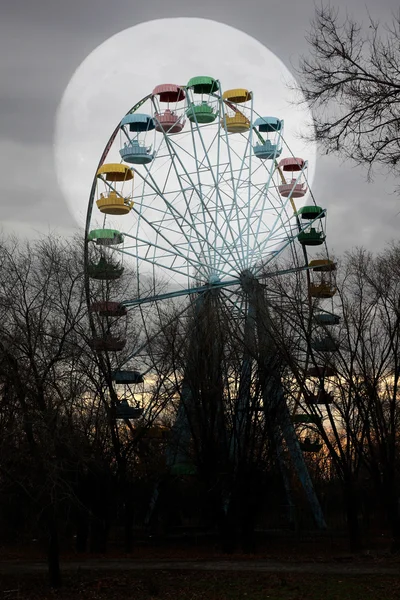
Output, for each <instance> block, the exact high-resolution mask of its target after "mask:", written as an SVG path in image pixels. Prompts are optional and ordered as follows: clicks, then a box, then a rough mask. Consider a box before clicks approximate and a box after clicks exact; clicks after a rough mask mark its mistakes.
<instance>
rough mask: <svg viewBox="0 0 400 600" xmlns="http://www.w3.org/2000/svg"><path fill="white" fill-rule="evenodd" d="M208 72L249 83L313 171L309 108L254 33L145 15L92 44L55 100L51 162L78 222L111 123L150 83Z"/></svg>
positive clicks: (257, 102)
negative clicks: (146, 18) (57, 102)
mask: <svg viewBox="0 0 400 600" xmlns="http://www.w3.org/2000/svg"><path fill="white" fill-rule="evenodd" d="M198 75H208V76H210V77H214V78H215V79H218V80H219V81H220V82H221V85H222V87H223V89H231V88H246V89H248V90H251V91H252V93H253V98H254V107H255V109H256V111H257V112H258V114H261V115H269V116H274V117H278V118H279V119H283V120H284V124H285V125H284V127H285V132H284V137H285V141H286V143H287V144H288V146H289V148H290V151H291V152H292V154H293V155H294V156H299V157H302V158H304V159H307V160H308V161H309V167H308V183H309V184H310V183H311V182H312V179H313V174H314V171H315V161H316V145H315V144H314V143H305V142H304V139H302V135H303V134H305V133H306V132H308V128H309V126H310V124H311V123H312V116H311V113H310V110H309V109H308V107H307V106H306V105H305V104H304V103H302V102H299V100H301V99H300V98H299V96H298V93H295V92H294V91H292V88H293V87H294V85H295V83H296V82H295V79H294V77H293V76H292V74H291V73H290V72H289V70H288V69H287V68H286V67H285V65H284V64H283V63H282V62H281V61H280V60H279V58H277V57H276V56H275V55H274V54H273V53H272V52H271V51H270V50H268V48H266V47H265V46H263V45H262V44H261V43H260V42H259V41H257V40H255V39H254V38H252V37H251V36H249V35H247V34H246V33H244V32H243V31H239V30H238V29H235V28H233V27H230V26H228V25H225V24H223V23H218V22H216V21H212V20H208V19H199V18H171V19H157V20H154V21H148V22H146V23H141V24H139V25H135V26H134V27H130V28H129V29H125V30H124V31H121V32H120V33H118V34H116V35H114V36H112V37H111V38H109V39H108V40H106V41H105V42H104V43H103V44H101V45H100V46H98V47H97V48H96V49H95V50H94V51H93V52H92V53H91V54H90V55H89V56H88V57H87V58H86V59H85V60H84V61H83V62H82V63H81V65H80V66H79V67H78V68H77V70H76V71H75V73H74V75H73V76H72V78H71V80H70V82H69V84H68V86H67V88H66V90H65V92H64V95H63V97H62V100H61V103H60V105H59V108H58V111H57V117H56V128H55V144H54V152H55V162H56V171H57V177H58V180H59V184H60V187H61V190H62V192H63V195H64V197H65V199H66V201H67V203H68V206H69V209H70V211H71V213H72V215H73V216H74V218H75V220H76V221H77V223H78V224H79V225H83V224H84V220H85V217H86V210H87V204H88V197H89V193H90V188H91V184H92V180H93V177H94V174H95V170H96V167H97V164H98V162H99V158H100V156H101V154H102V151H103V149H104V147H105V145H106V143H107V140H108V139H109V137H110V135H111V133H112V131H113V130H114V129H115V127H116V126H117V125H118V123H119V122H120V120H121V119H122V117H123V116H124V115H125V114H126V112H127V111H128V110H130V108H131V107H132V106H133V105H134V104H135V103H136V102H138V101H139V100H140V99H141V98H143V97H145V96H147V95H148V94H150V93H151V92H152V90H153V89H154V88H155V87H156V86H157V85H158V84H163V83H176V84H178V85H185V84H186V82H187V81H189V79H190V78H192V77H194V76H198Z"/></svg>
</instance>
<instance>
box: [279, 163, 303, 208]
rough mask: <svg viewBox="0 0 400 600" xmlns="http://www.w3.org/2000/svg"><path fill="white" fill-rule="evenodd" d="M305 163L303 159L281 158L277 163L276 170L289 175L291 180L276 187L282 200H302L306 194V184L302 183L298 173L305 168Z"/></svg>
mask: <svg viewBox="0 0 400 600" xmlns="http://www.w3.org/2000/svg"><path fill="white" fill-rule="evenodd" d="M306 166H307V165H306V161H305V160H304V159H303V158H294V157H290V158H282V160H280V161H279V164H278V169H280V170H281V171H282V172H283V173H284V174H287V173H291V180H290V181H289V182H286V183H281V184H280V185H278V190H279V193H280V195H281V196H283V197H284V198H289V196H290V197H291V198H302V197H303V196H304V195H305V193H306V192H307V189H308V188H307V184H306V183H305V182H304V181H302V179H301V178H302V175H301V173H300V171H304V169H305V168H306Z"/></svg>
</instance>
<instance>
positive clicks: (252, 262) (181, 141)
mask: <svg viewBox="0 0 400 600" xmlns="http://www.w3.org/2000/svg"><path fill="white" fill-rule="evenodd" d="M253 105H254V98H253V94H252V92H251V91H249V90H246V89H242V88H238V89H231V90H226V91H223V90H222V89H221V84H220V82H219V81H218V80H216V79H213V78H211V77H205V76H198V77H193V78H192V79H190V81H189V82H188V83H187V85H186V86H182V85H174V84H161V85H158V86H156V87H155V89H154V90H153V92H152V93H151V94H149V95H148V96H146V97H145V98H143V99H142V100H140V101H139V102H138V103H137V104H136V105H135V106H134V107H133V108H132V109H131V110H130V111H129V112H128V113H127V114H126V115H125V116H124V117H123V118H122V120H121V122H120V123H118V126H117V127H116V129H115V131H114V132H113V133H112V135H111V137H110V140H109V142H108V144H107V145H106V148H105V150H104V152H103V154H102V156H101V158H100V161H99V165H98V168H97V171H96V174H95V177H94V181H93V185H92V189H91V194H90V200H89V205H88V211H87V221H86V237H85V239H86V245H85V269H86V284H87V292H88V303H89V313H90V315H91V317H92V331H93V338H92V341H91V345H92V347H93V349H94V350H95V351H96V352H98V353H99V354H101V355H103V356H104V355H105V354H106V355H107V356H108V358H109V361H110V364H114V365H116V364H117V361H116V359H115V357H116V356H117V355H116V354H115V353H117V352H119V351H121V350H123V349H124V348H125V347H126V346H127V347H128V349H129V352H128V357H127V360H126V363H125V364H126V365H132V364H134V365H135V367H136V368H139V363H140V361H141V364H140V366H143V369H142V370H141V371H138V370H133V367H129V366H126V370H122V368H121V364H119V368H118V369H117V370H114V371H113V372H112V380H113V382H114V385H129V384H132V385H136V384H140V383H143V379H144V375H146V374H147V373H148V374H149V376H151V372H152V365H151V363H150V362H148V363H147V364H146V356H145V355H146V343H150V341H149V340H146V333H145V332H146V328H145V327H144V328H143V337H142V339H141V340H140V341H139V343H138V345H137V346H136V347H133V344H136V343H137V341H136V340H130V339H127V338H126V336H124V335H123V334H121V328H119V329H118V326H115V325H116V324H118V323H119V322H120V321H121V320H122V319H126V318H127V313H128V312H129V311H130V310H137V311H138V313H140V314H141V315H143V314H144V309H145V307H146V306H155V305H159V304H160V303H163V302H165V301H170V300H171V299H181V300H182V298H186V299H187V298H192V299H194V301H193V302H187V308H184V309H183V311H182V314H183V313H184V311H185V310H187V311H190V310H191V311H192V314H194V315H195V319H196V314H197V315H199V314H201V312H202V310H203V307H204V305H205V304H206V303H207V298H209V297H211V295H212V296H213V298H214V299H215V298H217V299H218V302H220V303H222V304H223V305H224V307H225V310H228V311H230V313H231V317H232V318H233V319H235V320H237V321H240V323H241V327H242V332H243V340H247V346H246V344H243V349H242V367H241V383H240V387H239V393H238V397H237V399H236V406H235V412H234V414H235V416H234V423H233V430H234V437H235V440H234V441H233V442H232V444H231V452H232V460H233V461H235V460H238V458H237V453H238V452H239V450H238V448H239V446H240V440H241V438H242V436H243V435H244V433H243V432H244V430H245V428H246V423H247V422H248V420H249V419H252V418H254V411H253V412H252V411H251V410H250V404H249V403H250V396H251V385H252V384H251V378H252V376H253V374H254V372H255V371H256V370H257V369H258V370H259V372H260V373H261V375H260V378H259V381H260V383H261V387H262V394H261V397H262V408H261V410H263V411H264V414H265V419H266V420H268V419H269V418H270V416H271V415H272V413H273V414H275V415H279V416H278V417H275V419H277V422H276V427H275V430H276V431H277V434H276V435H277V438H279V441H278V442H277V443H278V445H279V444H285V446H286V448H287V449H288V451H289V453H290V456H291V459H292V463H293V465H294V467H295V471H296V473H297V475H298V477H299V479H300V481H301V483H302V486H303V488H304V491H305V493H306V496H307V498H308V501H309V504H310V506H311V509H312V511H313V515H314V518H315V521H316V523H317V525H318V526H319V527H321V528H323V527H324V526H325V522H324V517H323V514H322V511H321V508H320V505H319V502H318V499H317V497H316V495H315V493H314V490H313V486H312V482H311V479H310V476H309V473H308V469H307V466H306V460H305V457H304V453H307V452H318V451H319V450H320V449H321V447H322V444H321V442H320V440H319V439H318V437H315V433H316V432H318V428H321V427H322V420H323V416H324V410H326V407H327V406H328V405H329V404H331V403H332V400H333V398H332V395H331V393H330V392H329V391H328V388H329V387H330V384H329V382H330V381H332V379H330V378H334V377H335V370H334V368H333V367H332V366H330V365H329V361H328V360H327V359H326V357H327V356H328V354H327V353H331V352H335V351H336V350H337V345H336V343H335V342H334V341H333V338H332V336H331V335H330V334H329V328H332V327H334V326H335V325H337V324H338V323H339V317H338V316H337V315H335V314H334V312H333V304H331V307H330V310H327V309H326V308H324V304H323V303H324V302H326V301H330V302H331V303H332V302H333V301H332V298H333V296H334V295H335V292H336V289H335V285H334V281H335V279H334V271H335V268H336V266H335V263H334V262H333V261H332V260H330V259H329V257H328V252H327V248H326V245H325V237H326V236H325V232H324V227H323V224H324V221H325V217H326V210H325V209H324V208H322V207H320V206H317V205H316V204H315V202H314V199H313V197H312V195H311V192H310V190H309V189H308V184H307V178H306V172H307V161H306V160H304V159H303V158H299V157H296V156H293V154H292V153H291V152H290V149H289V148H288V146H287V144H286V142H285V138H284V123H283V121H282V120H280V119H279V118H277V117H270V116H262V115H259V114H258V113H257V112H256V110H255V108H254V106H253ZM281 155H282V157H281ZM110 157H111V158H110ZM117 157H118V158H117ZM119 157H120V159H119ZM120 161H122V162H120ZM134 182H135V187H134V186H133V183H134ZM308 193H309V194H310V200H309V201H308V203H307V205H305V206H302V207H301V208H297V207H296V204H295V201H297V200H299V199H302V198H303V197H304V196H305V195H306V194H308ZM95 205H96V207H97V209H95ZM98 211H99V212H100V213H101V215H103V216H104V218H103V217H102V219H103V222H102V226H101V227H99V226H98V225H97V224H96V221H97V223H98V222H99V220H98V217H99V212H98ZM115 222H116V223H117V228H116V227H115V226H114V223H115ZM109 223H111V224H109ZM91 244H95V245H96V246H95V247H96V248H97V257H98V258H97V259H96V260H93V252H91V251H90V246H91ZM296 247H297V248H298V250H296ZM313 248H317V249H319V250H321V248H322V250H323V252H322V258H321V254H319V255H318V257H316V258H312V259H311V260H309V257H308V253H309V251H310V249H313ZM297 252H299V254H300V255H301V260H300V259H299V258H298V256H297ZM114 253H115V255H118V256H119V257H123V256H128V257H130V259H128V260H131V262H132V264H133V265H134V266H135V271H136V277H137V284H136V295H135V297H134V298H130V299H124V300H123V301H121V302H115V301H109V300H108V299H107V300H101V301H98V300H97V301H95V302H93V300H92V298H93V294H92V293H91V287H92V286H93V284H95V283H96V280H97V282H99V281H100V282H103V283H104V285H105V286H106V287H107V290H108V292H109V291H110V290H112V286H113V285H114V283H115V282H117V280H118V279H119V278H121V277H123V276H124V269H123V267H122V265H121V261H118V260H115V258H114V257H112V258H110V257H111V256H112V254H114ZM288 253H289V254H290V253H291V257H292V259H293V263H292V266H291V268H290V269H285V270H282V275H284V274H287V273H290V272H292V273H299V272H302V273H303V274H304V278H305V279H306V280H307V288H308V289H307V292H308V293H307V298H306V304H307V306H308V308H309V311H310V314H309V320H310V322H311V323H312V328H311V331H312V341H311V343H310V348H309V352H310V353H311V354H312V356H313V361H309V358H308V356H307V357H306V360H305V364H306V367H305V371H304V377H305V379H306V380H307V381H310V382H312V385H310V386H309V389H312V390H314V391H313V392H311V391H310V392H307V393H306V394H303V396H302V397H301V398H299V399H298V400H297V401H296V402H295V406H294V409H293V407H292V408H290V409H289V403H288V401H287V399H286V398H285V394H284V393H283V388H282V384H281V382H280V375H279V373H278V371H277V370H276V366H274V365H275V363H276V361H274V359H273V356H274V355H275V354H276V352H275V349H274V343H273V335H272V332H271V330H270V329H269V326H268V324H269V323H270V314H269V308H268V296H266V293H265V290H264V287H265V286H264V285H263V284H264V283H265V281H266V280H267V279H268V277H270V276H271V274H273V276H274V277H275V276H278V277H279V275H280V272H279V270H278V271H276V265H277V264H278V263H277V259H278V258H280V257H284V256H285V255H287V254H288ZM294 257H297V259H296V261H294ZM278 269H279V267H278ZM149 276H152V277H154V279H157V278H159V277H160V276H161V277H162V278H163V281H164V282H165V281H169V282H170V286H169V288H168V289H167V291H163V293H160V294H157V293H154V294H149V292H148V290H145V289H144V287H143V283H142V281H144V279H145V278H146V277H147V281H148V278H149ZM180 306H182V304H180ZM193 307H194V309H193ZM198 318H200V317H198ZM98 322H102V323H106V325H104V326H103V327H102V328H100V331H99V328H98V326H97V329H96V323H98ZM192 338H193V339H192V340H191V342H190V343H191V344H196V343H198V341H197V339H196V327H194V331H193V333H192ZM256 338H257V343H258V344H259V346H260V347H261V349H262V355H263V357H264V358H263V364H261V365H258V366H257V365H256V364H255V361H254V359H253V357H252V354H251V351H250V350H251V344H252V343H254V339H256ZM147 360H149V358H148V357H147ZM132 361H135V362H134V363H132ZM311 362H312V364H313V366H311ZM188 369H189V367H188ZM186 376H187V374H186V373H185V374H184V376H183V380H182V385H181V398H180V407H179V409H178V411H177V418H176V422H175V424H174V426H173V432H175V435H174V436H173V437H174V443H175V444H176V443H177V446H178V450H176V447H175V449H172V448H171V449H170V452H169V467H170V469H171V472H173V473H182V472H185V469H186V468H187V471H186V472H187V473H189V472H190V467H189V466H188V457H187V447H188V446H189V445H190V437H191V430H190V426H189V422H188V414H189V413H190V411H191V404H193V398H192V395H193V394H192V393H191V391H190V386H188V385H185V381H186V380H185V378H186ZM225 384H226V385H229V383H225ZM301 406H303V407H305V406H307V407H309V409H310V410H307V411H305V410H303V411H301ZM142 412H143V408H141V407H138V406H131V405H130V402H129V399H126V398H125V399H123V400H121V401H118V402H117V406H116V413H115V414H116V418H117V419H137V418H138V417H140V416H141V414H142ZM271 418H272V417H271Z"/></svg>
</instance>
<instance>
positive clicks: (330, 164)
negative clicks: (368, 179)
mask: <svg viewBox="0 0 400 600" xmlns="http://www.w3.org/2000/svg"><path fill="white" fill-rule="evenodd" d="M334 4H336V5H338V6H339V7H340V6H341V7H342V9H343V14H345V12H346V11H347V12H348V13H350V14H353V16H355V17H356V18H358V19H360V20H361V21H363V22H365V23H366V22H367V19H368V17H367V10H369V11H370V13H371V15H372V16H373V17H377V18H380V19H381V20H383V21H384V20H390V19H391V15H392V13H393V12H394V11H395V10H397V9H398V0H382V1H381V2H380V3H379V5H378V4H377V3H376V2H375V0H348V1H346V2H345V1H344V0H337V2H334ZM313 13H314V0H302V1H301V2H295V1H294V0H291V1H289V0H283V1H282V0H248V1H247V2H243V1H242V2H238V1H237V0H236V1H233V0H218V1H216V0H202V1H201V2H199V1H198V0H173V1H170V2H166V1H165V0H146V1H138V0H115V1H114V2H110V0H69V1H68V2H55V1H54V0H35V1H32V0H13V1H12V2H9V3H7V6H2V8H1V19H0V77H1V86H0V127H1V129H0V135H1V138H0V152H1V159H2V163H3V165H4V164H7V165H9V167H8V175H9V177H8V182H9V184H7V185H8V188H9V189H8V193H9V194H10V196H7V194H4V189H3V196H2V198H3V199H2V203H3V209H2V216H3V220H4V221H10V222H12V223H13V224H16V227H17V228H18V223H28V222H32V223H36V224H37V223H42V224H43V223H44V224H46V223H49V224H53V225H54V226H58V225H59V226H62V227H67V228H69V227H72V225H73V221H72V219H71V216H70V214H69V212H68V209H67V206H66V203H65V202H63V200H62V199H61V193H60V191H59V189H58V186H57V181H56V177H55V175H54V164H53V158H52V143H53V131H54V117H55V113H56V110H57V106H58V103H59V101H60V99H61V96H62V93H63V90H64V89H65V87H66V85H67V83H68V81H69V79H70V77H71V75H72V73H73V71H74V70H75V68H76V67H77V66H78V65H79V64H80V63H81V62H82V61H83V60H84V58H85V57H86V56H87V54H88V53H89V52H91V51H92V50H93V49H94V48H96V47H97V46H98V45H99V44H101V43H102V42H103V41H104V40H105V39H107V38H108V37H110V36H111V35H113V34H115V33H117V32H119V31H121V30H122V29H125V28H128V27H131V26H133V25H135V24H137V23H140V22H142V21H147V20H151V19H156V18H162V17H174V16H188V17H189V16H192V17H203V18H210V19H215V20H217V21H221V22H224V23H227V24H228V25H232V26H234V27H237V28H239V29H241V30H243V31H245V32H246V33H248V34H250V35H252V36H253V37H255V38H256V39H258V40H259V41H261V42H262V43H263V44H265V45H266V46H267V47H268V48H270V49H271V50H272V51H273V52H274V53H275V54H276V55H277V56H279V57H280V58H281V60H282V61H283V62H284V63H285V64H286V65H287V66H288V67H289V68H290V69H291V68H292V65H295V64H296V62H297V57H298V55H299V53H305V52H307V43H306V41H305V33H306V31H307V30H308V29H309V22H310V19H311V18H312V16H313ZM176 35H179V32H176ZM204 43H205V44H207V40H204ZM148 48H151V40H149V45H148ZM221 51H223V52H227V53H229V49H226V48H225V49H222V48H221ZM135 59H136V60H138V59H139V60H140V59H141V56H140V54H139V55H138V57H135ZM179 59H180V57H177V60H179ZM239 76H240V74H239V73H238V77H239ZM271 92H272V93H273V90H272V91H271ZM6 159H7V160H6ZM21 162H22V163H23V164H28V165H29V168H28V169H26V173H25V175H24V174H23V173H22V174H21V169H20V164H21ZM13 169H14V171H13ZM22 171H23V170H22ZM339 182H340V185H339ZM393 188H394V184H393V182H391V181H390V180H387V179H386V178H385V177H383V176H381V177H379V178H378V180H377V182H376V183H375V184H372V185H368V184H367V183H365V173H364V172H362V171H360V170H353V169H352V168H351V166H350V165H349V164H347V163H346V164H343V165H341V164H340V163H339V162H338V161H337V160H335V159H333V158H331V157H329V160H322V161H321V163H320V164H319V165H318V171H317V177H316V181H315V193H316V196H317V197H318V198H319V197H320V198H321V203H322V204H327V205H328V206H329V207H330V209H329V215H330V216H329V224H330V225H329V226H330V227H332V228H333V233H334V235H331V240H330V241H331V243H333V245H334V246H335V247H338V246H339V248H340V249H343V248H345V247H348V246H349V245H355V244H357V243H363V244H370V245H372V246H373V247H376V248H378V247H381V246H382V245H383V243H384V241H385V240H386V239H387V240H389V239H391V238H392V237H395V235H396V225H397V221H396V217H395V215H396V213H397V202H398V201H397V196H396V195H393V194H390V192H392V190H393ZM11 194H12V198H13V202H12V203H10V202H9V198H10V197H11ZM377 203H378V204H379V205H380V207H381V208H380V210H379V211H377V210H376V206H377ZM398 218H399V217H397V219H398ZM24 231H25V229H24ZM332 238H335V239H332ZM353 242H354V243H353ZM337 245H338V246H337Z"/></svg>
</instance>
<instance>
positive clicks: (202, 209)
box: [168, 140, 223, 254]
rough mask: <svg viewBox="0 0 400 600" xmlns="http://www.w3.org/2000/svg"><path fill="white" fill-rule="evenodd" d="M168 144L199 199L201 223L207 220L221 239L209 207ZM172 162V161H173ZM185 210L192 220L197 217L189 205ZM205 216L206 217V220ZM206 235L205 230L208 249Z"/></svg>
mask: <svg viewBox="0 0 400 600" xmlns="http://www.w3.org/2000/svg"><path fill="white" fill-rule="evenodd" d="M168 144H169V145H170V148H171V149H173V150H174V157H175V158H176V160H177V161H178V163H179V164H180V166H181V167H182V169H183V171H184V173H185V176H186V177H187V178H188V181H189V182H190V184H191V185H192V186H193V190H194V192H195V193H196V195H197V196H198V199H199V212H201V214H202V218H203V221H206V220H208V219H209V222H210V223H211V224H212V227H213V228H214V230H215V231H216V232H217V233H218V235H219V236H221V237H222V236H223V233H222V231H221V230H220V227H219V225H218V223H217V221H216V220H215V219H214V217H213V215H212V212H211V210H210V209H209V207H208V206H207V204H205V202H204V198H203V196H202V194H201V190H199V189H198V188H197V187H196V185H195V184H194V182H193V180H192V178H191V177H190V176H189V174H188V172H187V170H186V168H185V167H184V165H183V164H182V161H181V159H180V157H179V155H178V154H177V153H176V152H175V148H174V145H173V144H172V143H171V142H170V141H169V140H168ZM173 162H174V161H173ZM174 164H175V162H174ZM210 170H211V172H212V173H213V169H212V168H211V169H210ZM178 177H179V175H178ZM187 208H188V212H189V214H190V215H191V217H192V219H193V217H197V214H198V213H195V212H194V211H193V209H192V208H191V207H190V206H189V205H187ZM206 215H207V219H206ZM207 235H208V231H207V230H205V236H206V238H205V239H206V243H207V247H208V248H209V242H208V241H207ZM213 250H214V251H215V252H216V253H217V254H219V252H218V250H217V248H216V247H215V246H214V248H213Z"/></svg>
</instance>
